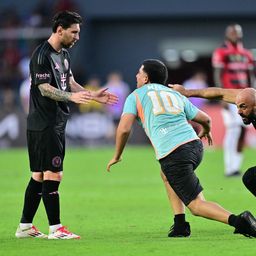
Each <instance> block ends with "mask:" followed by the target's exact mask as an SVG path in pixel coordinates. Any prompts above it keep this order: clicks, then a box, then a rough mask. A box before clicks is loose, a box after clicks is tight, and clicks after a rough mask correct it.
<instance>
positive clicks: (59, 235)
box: [48, 226, 80, 239]
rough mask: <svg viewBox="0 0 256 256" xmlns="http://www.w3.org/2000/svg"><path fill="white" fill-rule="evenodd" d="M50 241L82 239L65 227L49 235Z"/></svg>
mask: <svg viewBox="0 0 256 256" xmlns="http://www.w3.org/2000/svg"><path fill="white" fill-rule="evenodd" d="M48 239H80V236H78V235H76V234H74V233H71V232H70V231H68V230H67V228H66V227H64V226H63V227H60V228H58V229H57V230H56V231H55V232H54V233H52V234H49V235H48Z"/></svg>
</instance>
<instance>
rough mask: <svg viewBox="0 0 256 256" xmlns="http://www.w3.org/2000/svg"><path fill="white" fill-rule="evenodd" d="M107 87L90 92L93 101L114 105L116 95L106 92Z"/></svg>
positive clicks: (116, 98)
mask: <svg viewBox="0 0 256 256" xmlns="http://www.w3.org/2000/svg"><path fill="white" fill-rule="evenodd" d="M107 90H108V88H103V89H100V90H98V91H95V92H91V94H92V97H93V99H94V100H95V101H97V102H99V103H103V104H107V105H114V104H116V103H117V102H118V97H117V96H116V95H115V94H112V93H110V92H107Z"/></svg>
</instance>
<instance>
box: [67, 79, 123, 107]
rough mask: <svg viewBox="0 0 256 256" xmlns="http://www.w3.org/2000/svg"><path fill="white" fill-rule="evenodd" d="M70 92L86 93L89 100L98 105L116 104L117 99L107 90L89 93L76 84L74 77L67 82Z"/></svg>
mask: <svg viewBox="0 0 256 256" xmlns="http://www.w3.org/2000/svg"><path fill="white" fill-rule="evenodd" d="M69 83H70V87H71V91H72V92H82V91H83V92H87V93H88V94H90V95H91V99H92V100H95V101H97V102H99V103H103V104H107V105H114V104H116V103H117V102H118V97H117V96H116V95H115V94H112V93H109V92H107V90H108V88H103V89H100V90H98V91H89V90H86V89H84V88H83V87H82V86H81V85H80V84H78V83H77V82H76V81H75V79H74V77H73V76H72V77H70V80H69Z"/></svg>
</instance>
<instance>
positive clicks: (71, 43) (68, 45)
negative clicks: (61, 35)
mask: <svg viewBox="0 0 256 256" xmlns="http://www.w3.org/2000/svg"><path fill="white" fill-rule="evenodd" d="M75 43H76V41H73V42H70V43H65V42H62V43H61V46H62V48H65V49H68V48H71V47H72V46H73V45H74V44H75Z"/></svg>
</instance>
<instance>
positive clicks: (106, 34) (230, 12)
mask: <svg viewBox="0 0 256 256" xmlns="http://www.w3.org/2000/svg"><path fill="white" fill-rule="evenodd" d="M67 7H68V8H69V9H72V10H75V11H78V12H79V13H80V14H81V15H82V16H83V17H84V25H83V28H82V31H81V38H80V42H79V43H77V44H76V46H75V47H74V48H73V49H71V50H70V53H71V56H72V66H73V73H74V74H75V77H76V79H77V80H78V82H80V83H81V84H86V82H87V81H88V79H89V78H90V77H92V76H97V77H98V78H99V79H100V81H101V85H104V84H105V83H106V77H107V75H108V74H109V73H111V72H112V71H119V72H120V73H121V74H122V75H123V80H124V81H125V82H127V83H128V85H129V86H130V90H133V89H135V87H136V80H135V75H136V72H137V69H138V67H139V66H140V63H141V61H142V60H144V59H146V58H158V59H161V60H162V61H164V62H165V63H166V64H167V65H168V68H169V82H170V83H182V82H183V81H185V80H186V79H188V78H189V77H190V76H191V74H192V71H193V70H194V69H195V68H200V69H203V70H204V71H205V72H206V74H207V78H208V80H207V82H208V84H209V85H210V86H212V85H213V80H212V68H211V54H212V51H213V50H214V48H216V47H217V46H219V45H220V44H221V43H222V41H223V35H224V29H225V27H226V25H227V24H229V23H234V22H236V23H239V24H241V25H242V27H243V31H244V40H243V41H244V44H245V46H246V47H247V48H249V49H251V50H252V51H253V53H256V49H254V48H256V44H255V42H256V34H255V25H256V2H255V1H253V0H243V1H242V0H233V1H232V2H231V1H228V0H225V1H223V0H222V1H220V0H217V1H210V2H209V1H203V0H193V1H189V2H188V1H185V0H179V1H178V0H176V1H175V0H172V1H170V0H158V1H152V2H148V1H145V0H144V1H138V0H137V1H135V0H130V1H118V0H108V1H103V0H101V1H100V0H87V1H82V0H73V1H71V0H60V1H49V0H44V1H40V0H38V1H36V0H33V1H28V0H27V1H15V0H9V1H1V2H0V14H1V15H0V41H1V43H0V100H1V102H2V104H1V105H2V107H1V111H0V148H6V147H12V146H24V145H25V139H24V138H25V135H24V134H25V132H24V131H25V117H26V115H25V113H24V111H23V110H22V107H21V100H20V96H19V89H20V85H21V83H22V81H23V80H24V77H22V75H21V74H20V73H21V71H20V70H19V68H18V67H19V63H20V61H21V60H22V59H24V58H25V59H26V57H29V55H30V53H31V50H32V49H34V47H35V46H36V45H37V44H38V43H39V42H40V41H41V40H43V39H46V38H47V37H48V36H49V34H50V32H51V30H50V24H51V20H50V18H51V17H52V15H53V13H55V12H56V11H57V10H61V9H66V8H67ZM205 110H206V111H207V112H209V113H210V114H211V116H212V117H213V121H214V122H213V123H214V127H213V128H214V129H213V133H214V137H215V138H214V139H215V145H216V146H221V145H222V138H223V134H224V127H223V124H222V120H221V117H220V108H219V105H218V103H217V102H213V103H211V104H206V106H205ZM73 113H74V114H73V116H72V117H74V115H75V116H76V117H81V116H82V117H83V119H82V120H80V121H79V122H78V126H76V124H77V122H75V124H73V126H75V127H76V128H77V129H72V125H71V126H70V127H71V128H70V127H69V128H68V132H67V134H68V142H69V143H70V144H72V145H87V146H88V145H89V146H91V145H98V144H102V143H103V144H109V143H112V142H113V140H112V139H113V136H109V134H110V133H111V132H106V133H102V130H99V131H98V133H97V132H95V134H94V136H93V138H90V133H91V132H92V131H96V130H97V128H96V127H99V126H100V127H102V124H104V125H106V123H104V122H109V120H111V118H110V119H107V121H106V119H104V118H103V119H102V115H96V117H93V118H94V119H93V120H91V119H90V121H88V113H81V112H79V110H78V109H76V108H75V107H74V111H73ZM101 114H102V113H101ZM105 114H106V112H105V111H104V115H105ZM107 116H108V115H107ZM71 124H72V118H71ZM79 125H80V126H79ZM107 125H109V124H107ZM111 125H112V123H111V124H110V126H111ZM79 127H80V128H81V129H79ZM85 127H86V128H85ZM111 127H112V128H113V125H112V126H111ZM74 130H76V131H74ZM112 133H113V129H112ZM82 134H86V135H88V136H83V135H82ZM248 136H250V140H248V144H249V145H250V146H254V145H256V138H255V137H254V136H255V135H254V133H253V130H252V129H250V132H249V133H248ZM130 142H131V143H148V141H147V139H146V138H145V136H144V135H143V133H142V132H141V130H140V129H139V128H138V127H135V129H134V133H133V136H132V138H131V140H130Z"/></svg>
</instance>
